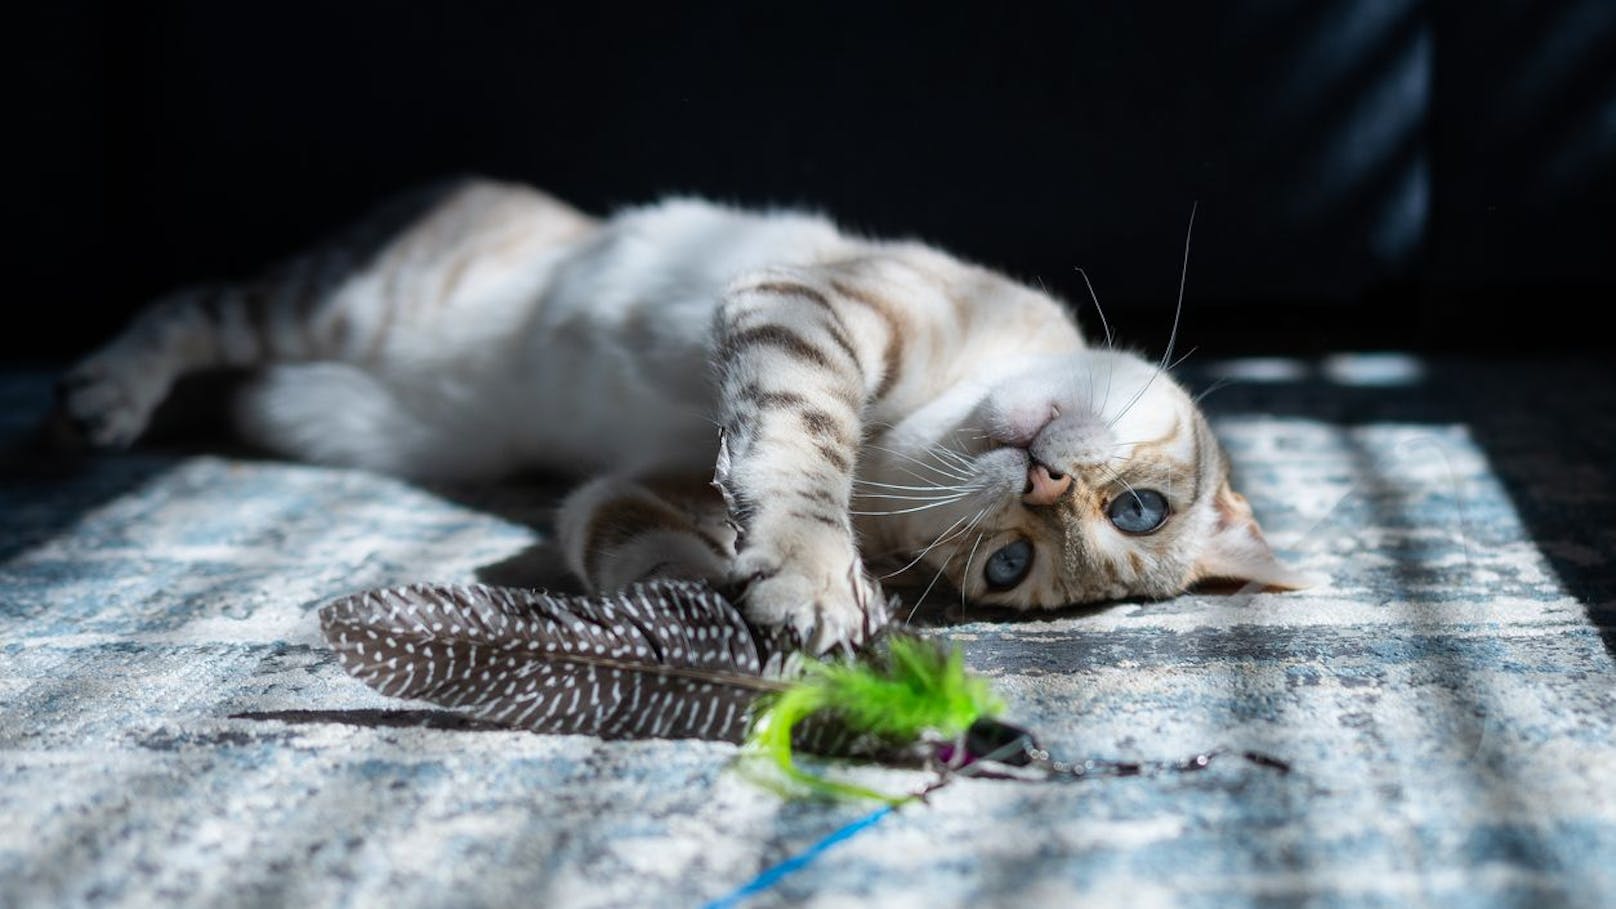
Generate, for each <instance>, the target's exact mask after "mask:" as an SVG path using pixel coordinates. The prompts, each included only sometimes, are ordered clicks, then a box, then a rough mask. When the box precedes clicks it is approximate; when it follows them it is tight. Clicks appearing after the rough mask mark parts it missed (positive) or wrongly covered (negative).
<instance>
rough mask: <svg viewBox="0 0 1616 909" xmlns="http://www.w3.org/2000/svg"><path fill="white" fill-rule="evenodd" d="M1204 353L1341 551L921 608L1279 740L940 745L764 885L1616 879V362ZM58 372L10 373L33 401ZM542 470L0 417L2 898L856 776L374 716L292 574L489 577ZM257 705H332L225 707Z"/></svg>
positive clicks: (1119, 686)
mask: <svg viewBox="0 0 1616 909" xmlns="http://www.w3.org/2000/svg"><path fill="white" fill-rule="evenodd" d="M1218 377H1225V378H1228V377H1233V378H1240V379H1243V380H1245V381H1242V382H1240V383H1238V384H1236V385H1235V386H1233V387H1230V388H1227V389H1224V390H1222V391H1220V392H1218V393H1217V394H1216V395H1214V396H1213V397H1212V398H1210V399H1209V404H1210V406H1211V407H1212V409H1213V410H1214V411H1216V412H1217V419H1216V422H1217V425H1218V428H1219V430H1220V433H1221V434H1222V436H1223V437H1224V438H1225V440H1226V441H1227V442H1228V444H1229V447H1230V449H1231V451H1232V452H1233V454H1234V456H1235V458H1236V460H1237V462H1238V464H1239V465H1240V474H1241V476H1242V478H1243V482H1244V486H1245V488H1246V490H1247V492H1248V493H1249V494H1250V495H1251V497H1252V499H1253V501H1254V502H1255V504H1256V506H1257V508H1258V511H1259V514H1261V515H1262V516H1263V518H1264V519H1265V523H1266V525H1267V526H1268V528H1269V531H1270V537H1271V538H1272V539H1273V540H1274V541H1275V542H1276V543H1277V544H1279V545H1280V546H1283V547H1286V548H1288V549H1289V550H1290V551H1291V552H1292V553H1293V554H1294V555H1295V557H1296V559H1297V560H1298V561H1299V562H1300V563H1301V564H1302V565H1304V566H1305V567H1306V568H1308V569H1310V570H1313V571H1316V572H1321V573H1324V574H1326V575H1328V576H1329V577H1330V579H1331V580H1330V582H1329V583H1328V584H1327V585H1325V586H1322V587H1320V588H1318V589H1315V590H1311V591H1308V592H1306V593H1300V594H1286V595H1266V594H1265V595H1257V596H1244V595H1228V594H1205V595H1192V596H1186V597H1181V598H1179V599H1176V600H1172V601H1169V602H1161V603H1138V604H1124V605H1120V606H1116V607H1113V608H1110V609H1106V610H1100V611H1095V612H1074V613H1071V614H1063V615H1059V616H1055V617H1052V618H1044V619H1039V620H1034V621H1019V622H1002V621H984V620H983V619H984V618H998V617H996V616H984V615H982V614H980V613H977V612H975V611H967V612H966V613H965V614H964V615H960V614H959V611H958V607H953V609H952V611H950V612H945V613H944V620H945V621H944V624H943V625H942V626H941V627H939V628H938V629H937V631H938V633H941V634H947V635H950V636H952V637H954V638H955V639H957V640H960V641H962V642H963V643H964V644H965V646H966V647H967V652H968V654H969V658H970V661H971V662H972V663H973V664H974V665H975V666H976V667H978V668H980V669H981V670H983V671H985V672H988V673H990V674H992V675H993V676H994V677H995V678H996V681H997V683H998V686H999V688H1000V690H1001V691H1002V692H1003V694H1004V695H1005V697H1006V698H1007V699H1008V701H1009V703H1010V716H1011V717H1012V718H1014V719H1015V720H1017V721H1020V722H1022V723H1024V724H1026V725H1028V726H1031V727H1033V728H1035V729H1038V730H1040V731H1041V732H1042V733H1043V735H1044V736H1045V738H1046V739H1047V740H1048V744H1049V745H1050V746H1051V748H1052V749H1053V750H1055V751H1056V752H1058V753H1061V754H1064V755H1069V756H1084V755H1098V756H1114V757H1144V758H1168V757H1178V756H1182V755H1185V754H1188V753H1190V752H1193V751H1195V750H1197V749H1200V748H1202V747H1206V746H1210V745H1214V744H1219V743H1224V744H1229V745H1233V746H1236V747H1249V748H1259V749H1262V750H1265V751H1268V752H1271V753H1273V754H1276V755H1279V756H1281V757H1284V758H1285V759H1287V760H1289V761H1291V762H1293V763H1294V765H1295V767H1296V771H1295V772H1294V773H1292V774H1290V775H1289V776H1280V775H1278V774H1275V773H1272V772H1269V771H1264V770H1262V769H1260V768H1254V767H1249V766H1245V765H1242V764H1240V763H1238V762H1225V763H1220V764H1215V765H1214V766H1213V767H1212V768H1211V769H1209V770H1208V771H1206V772H1204V773H1201V774H1197V775H1192V776H1185V777H1168V778H1145V779H1114V780H1099V781H1091V782H1088V783H1083V784H1072V785H1042V786H1040V785H1030V784H1018V783H1010V782H992V781H964V782H959V783H956V784H954V785H951V786H950V787H948V788H946V789H944V790H942V791H940V792H938V793H937V794H936V795H935V796H934V797H933V798H932V799H931V802H930V804H928V805H924V806H913V807H909V808H905V809H904V810H903V811H901V812H900V813H899V814H898V815H897V816H895V817H891V818H888V819H886V820H885V821H883V822H882V823H880V824H879V825H877V826H875V827H874V828H872V829H870V830H869V831H867V832H866V833H864V834H863V835H861V836H860V837H858V838H857V839H855V840H853V841H851V842H849V843H846V844H844V845H842V846H840V847H838V848H837V849H836V850H834V851H832V852H830V853H828V854H827V855H826V856H825V857H824V858H822V859H821V860H820V861H819V862H818V863H817V864H815V865H813V866H811V867H810V868H809V869H807V870H805V871H802V872H800V873H798V874H796V875H794V876H792V877H789V878H787V879H786V880H785V882H784V883H783V884H782V885H781V886H780V887H778V888H777V889H774V890H772V891H770V892H769V893H767V894H765V895H763V896H761V897H759V898H757V899H756V900H754V901H752V904H755V905H783V904H791V905H796V904H809V905H823V906H836V905H847V904H869V905H880V906H910V905H912V906H951V905H958V906H980V905H1022V904H1026V905H1034V904H1045V905H1099V906H1118V905H1127V906H1154V905H1160V906H1191V907H1195V906H1244V905H1293V904H1304V903H1305V904H1308V905H1327V906H1337V905H1340V906H1360V905H1374V906H1381V905H1384V906H1408V905H1440V906H1488V907H1491V906H1516V905H1520V906H1547V905H1562V904H1563V905H1582V906H1595V905H1610V904H1612V903H1616V858H1613V856H1616V797H1613V796H1612V794H1611V793H1612V784H1611V780H1612V779H1616V669H1613V666H1612V659H1611V655H1610V646H1611V642H1612V638H1613V636H1616V631H1613V629H1616V622H1613V615H1616V583H1613V577H1616V571H1613V569H1612V566H1611V564H1610V554H1611V553H1612V552H1613V551H1616V489H1613V487H1612V483H1611V481H1610V479H1609V469H1608V467H1609V465H1610V464H1612V463H1616V445H1613V438H1612V433H1611V427H1610V425H1609V415H1610V414H1611V413H1612V412H1613V409H1612V405H1613V404H1616V394H1613V392H1612V389H1613V387H1616V383H1612V381H1611V379H1612V373H1611V370H1609V369H1608V368H1604V367H1596V366H1594V365H1591V364H1570V365H1566V364H1543V363H1516V364H1507V365H1494V366H1483V365H1481V364H1477V363H1464V362H1444V363H1440V364H1436V365H1430V366H1422V365H1421V364H1417V363H1412V362H1408V361H1404V360H1400V359H1397V358H1374V359H1368V360H1363V359H1356V360H1354V359H1336V360H1326V361H1321V362H1309V363H1297V362H1291V361H1245V362H1231V363H1224V364H1213V365H1211V366H1207V367H1203V368H1202V369H1201V370H1200V373H1199V378H1200V379H1203V380H1208V381H1209V380H1211V379H1214V378H1218ZM1253 380H1255V381H1253ZM46 395H47V386H46V383H45V381H44V377H43V376H40V375H37V374H23V373H14V374H12V375H11V376H10V377H9V378H6V379H4V380H0V419H4V420H5V421H6V422H7V425H8V426H9V431H10V432H11V434H12V435H13V436H15V435H16V434H17V433H18V432H19V431H20V430H21V429H22V428H24V427H25V426H26V425H27V424H28V423H29V421H31V420H32V419H33V418H34V417H35V416H37V414H38V412H39V409H40V408H42V407H43V404H44V402H45V400H46ZM547 500H548V493H546V492H544V491H537V492H535V491H533V490H530V489H519V488H514V487H509V488H505V489H500V490H484V491H480V492H478V493H476V494H475V495H470V494H454V495H449V494H445V493H443V492H441V491H439V492H433V491H428V490H423V489H420V488H416V487H412V486H409V485H407V484H404V483H400V482H397V481H394V480H390V479H385V478H381V477H376V476H370V475H366V474H363V473H357V472H346V471H335V470H324V469H318V468H311V467H305V466H297V465H290V464H282V463H274V462H266V461H257V460H248V459H241V458H235V457H226V456H222V455H218V454H213V455H206V454H203V455H198V454H177V453H176V454H161V453H152V452H143V453H136V454H131V455H125V456H120V457H113V458H106V459H100V460H96V461H94V462H92V463H90V464H87V465H83V466H81V467H78V468H70V467H68V466H65V465H61V464H57V463H52V462H44V461H40V460H37V459H20V460H19V459H12V460H11V461H10V463H9V466H8V475H7V477H6V480H5V483H4V485H3V487H0V818H4V819H5V823H4V824H3V825H0V904H3V905H7V906H10V905H23V906H34V905H54V904H62V903H69V904H84V903H89V904H101V903H119V904H128V905H148V904H153V903H165V904H184V905H192V904H195V905H285V904H297V905H302V904H313V905H333V904H335V905H370V904H379V903H388V904H392V903H397V904H400V905H419V906H438V905H451V906H460V905H465V906H481V905H533V906H561V905H568V906H608V905H697V904H699V903H700V902H702V901H703V900H706V899H710V898H713V897H716V896H718V895H721V894H723V893H725V892H727V891H728V890H730V889H731V888H733V887H734V886H736V885H738V884H740V883H742V882H743V881H745V880H746V879H748V878H749V877H751V876H752V875H753V874H754V873H756V872H757V871H758V870H759V869H760V868H762V867H764V866H765V865H767V864H769V863H771V862H775V861H778V860H780V859H782V858H784V857H786V856H787V855H789V854H792V853H793V852H795V851H797V850H800V849H802V848H803V847H805V846H806V845H808V844H809V843H811V842H813V841H814V840H816V839H817V838H819V837H820V836H822V835H824V834H826V833H827V832H829V831H831V830H832V829H834V828H836V827H838V826H840V825H841V824H843V823H846V822H847V821H849V820H851V819H853V818H855V817H857V816H859V815H860V814H862V813H863V812H865V811H867V810H868V809H867V807H865V806H855V805H847V804H839V805H834V804H833V805H827V804H813V803H793V802H783V801H781V800H780V799H779V798H777V797H776V796H774V795H772V794H770V793H769V792H766V791H763V790H761V789H758V788H756V787H755V786H753V785H752V784H751V783H749V782H747V781H746V780H745V779H744V778H742V777H741V776H740V775H739V774H737V773H735V772H734V770H733V769H732V767H731V759H732V758H733V757H734V755H735V749H734V748H733V747H731V746H729V745H722V744H708V743H699V742H638V743H603V742H601V741H598V740H595V739H592V738H583V737H541V736H534V735H528V734H525V733H517V732H504V731H476V730H469V729H456V728H423V727H418V726H407V725H406V726H393V725H386V724H378V723H376V720H377V719H378V718H379V717H380V716H381V715H379V714H374V713H368V712H367V711H371V710H375V709H378V708H392V707H410V706H412V705H409V704H395V703H389V702H387V701H386V700H385V699H383V698H381V697H379V696H377V695H375V694H373V693H371V692H370V691H369V690H367V689H366V688H365V687H364V686H362V685H361V684H359V683H358V682H356V681H353V680H352V679H350V678H348V677H347V676H345V675H344V674H343V673H342V671H341V669H340V668H339V667H338V666H337V664H336V663H335V661H334V660H333V658H332V657H331V655H330V654H329V653H328V652H327V651H326V650H325V648H324V647H322V646H321V642H320V638H319V630H318V622H317V621H316V618H315V614H314V610H315V607H316V605H317V604H318V603H319V602H321V601H322V600H324V599H326V598H328V597H330V596H333V595H336V594H339V593H343V592H347V591H351V590H354V589H356V588H361V587H368V586H377V585H390V584H399V583H404V582H410V581H417V580H438V581H452V582H465V581H472V580H476V579H478V577H479V571H480V570H481V573H482V577H483V578H484V579H490V578H491V579H494V580H503V579H505V578H506V577H507V576H508V575H510V574H511V573H512V572H514V571H516V570H517V569H518V568H520V567H521V566H522V565H524V564H525V563H526V562H527V557H526V556H524V555H523V553H524V552H525V551H527V550H529V548H530V547H532V546H533V545H534V544H535V543H537V542H538V541H539V539H540V535H539V532H537V531H535V530H534V529H532V527H531V526H530V524H532V523H538V524H540V525H541V526H542V523H543V520H542V519H543V504H544V503H545V502H546V501H547ZM1602 634H1603V635H1604V637H1602ZM276 711H314V712H316V713H314V714H313V715H308V714H302V715H294V718H300V719H306V720H315V721H311V722H293V723H289V722H284V721H280V720H268V719H238V718H232V715H233V714H241V713H260V714H261V713H268V712H276ZM339 720H347V721H348V722H339ZM856 773H857V775H858V777H859V778H860V779H862V780H864V781H866V782H872V783H875V784H877V785H880V786H884V787H888V788H896V787H903V786H907V785H910V784H912V783H914V782H917V781H918V778H917V776H916V775H915V774H912V773H904V772H899V771H890V770H880V769H863V770H859V771H856Z"/></svg>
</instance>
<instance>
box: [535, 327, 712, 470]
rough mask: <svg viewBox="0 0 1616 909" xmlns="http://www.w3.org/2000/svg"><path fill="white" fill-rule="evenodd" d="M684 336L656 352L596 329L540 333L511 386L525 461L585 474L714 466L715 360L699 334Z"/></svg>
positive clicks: (694, 468)
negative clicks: (544, 335)
mask: <svg viewBox="0 0 1616 909" xmlns="http://www.w3.org/2000/svg"><path fill="white" fill-rule="evenodd" d="M680 341H681V342H682V343H677V344H669V345H668V346H667V347H665V348H663V349H662V350H660V351H659V352H657V353H654V354H652V353H648V352H646V351H645V350H640V349H634V348H631V347H628V346H625V345H624V344H623V343H622V339H621V337H619V336H615V335H614V336H602V335H599V334H595V333H592V332H567V331H561V332H557V333H556V334H555V335H554V336H553V337H549V338H545V339H541V340H539V341H538V342H537V343H536V344H535V345H534V350H533V353H532V355H531V356H530V357H529V358H528V359H527V363H526V365H525V368H523V369H522V370H521V371H520V374H518V375H514V376H513V377H512V382H511V384H510V386H509V387H508V390H507V394H509V396H510V398H509V404H508V405H507V407H506V408H505V410H506V412H508V413H510V414H512V415H513V417H514V425H513V426H512V431H513V435H514V437H515V438H514V443H515V447H516V449H517V451H518V452H519V453H520V455H519V456H520V459H521V461H522V462H523V464H524V466H529V467H534V468H541V469H548V470H557V471H562V472H566V473H569V474H575V475H580V476H582V475H590V474H599V473H606V472H611V473H623V474H630V475H638V476H644V475H650V474H689V473H701V472H709V471H711V470H712V468H713V463H714V459H715V458H716V456H717V451H718V429H717V424H716V423H715V422H714V411H715V406H714V396H713V390H712V383H711V381H710V379H709V375H708V364H707V362H706V358H705V356H704V354H703V347H702V345H701V344H700V343H699V341H697V340H696V339H695V338H685V339H680Z"/></svg>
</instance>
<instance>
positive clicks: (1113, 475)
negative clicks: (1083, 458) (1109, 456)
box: [1100, 464, 1139, 498]
mask: <svg viewBox="0 0 1616 909" xmlns="http://www.w3.org/2000/svg"><path fill="white" fill-rule="evenodd" d="M1100 469H1101V470H1104V471H1105V472H1106V473H1109V474H1110V475H1111V479H1113V480H1115V481H1116V482H1118V483H1121V484H1122V488H1123V489H1126V490H1128V495H1131V496H1133V497H1134V498H1138V497H1139V493H1137V492H1134V491H1133V487H1132V486H1130V485H1128V481H1127V480H1124V479H1123V478H1122V474H1121V472H1119V471H1116V470H1112V469H1111V468H1110V467H1107V466H1105V465H1104V464H1101V465H1100Z"/></svg>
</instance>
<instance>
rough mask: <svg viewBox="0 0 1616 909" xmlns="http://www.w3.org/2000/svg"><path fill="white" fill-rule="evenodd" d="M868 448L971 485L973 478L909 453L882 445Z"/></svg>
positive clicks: (868, 446)
mask: <svg viewBox="0 0 1616 909" xmlns="http://www.w3.org/2000/svg"><path fill="white" fill-rule="evenodd" d="M866 447H867V448H871V449H873V450H875V451H884V452H886V453H887V454H890V455H895V456H897V457H900V458H903V459H904V460H906V461H912V462H913V463H915V464H917V465H919V466H921V467H924V468H926V469H927V470H930V471H932V472H933V473H937V474H940V475H942V476H944V477H947V478H948V479H950V480H958V481H959V482H961V483H969V482H970V481H971V478H970V477H968V476H962V475H960V474H957V473H954V472H953V471H949V470H944V469H942V468H940V467H938V466H937V465H935V464H931V463H928V462H926V461H922V460H920V459H919V458H917V457H915V456H914V455H911V454H909V453H908V452H904V451H898V450H897V449H895V448H885V447H883V446H880V445H867V446H866Z"/></svg>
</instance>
